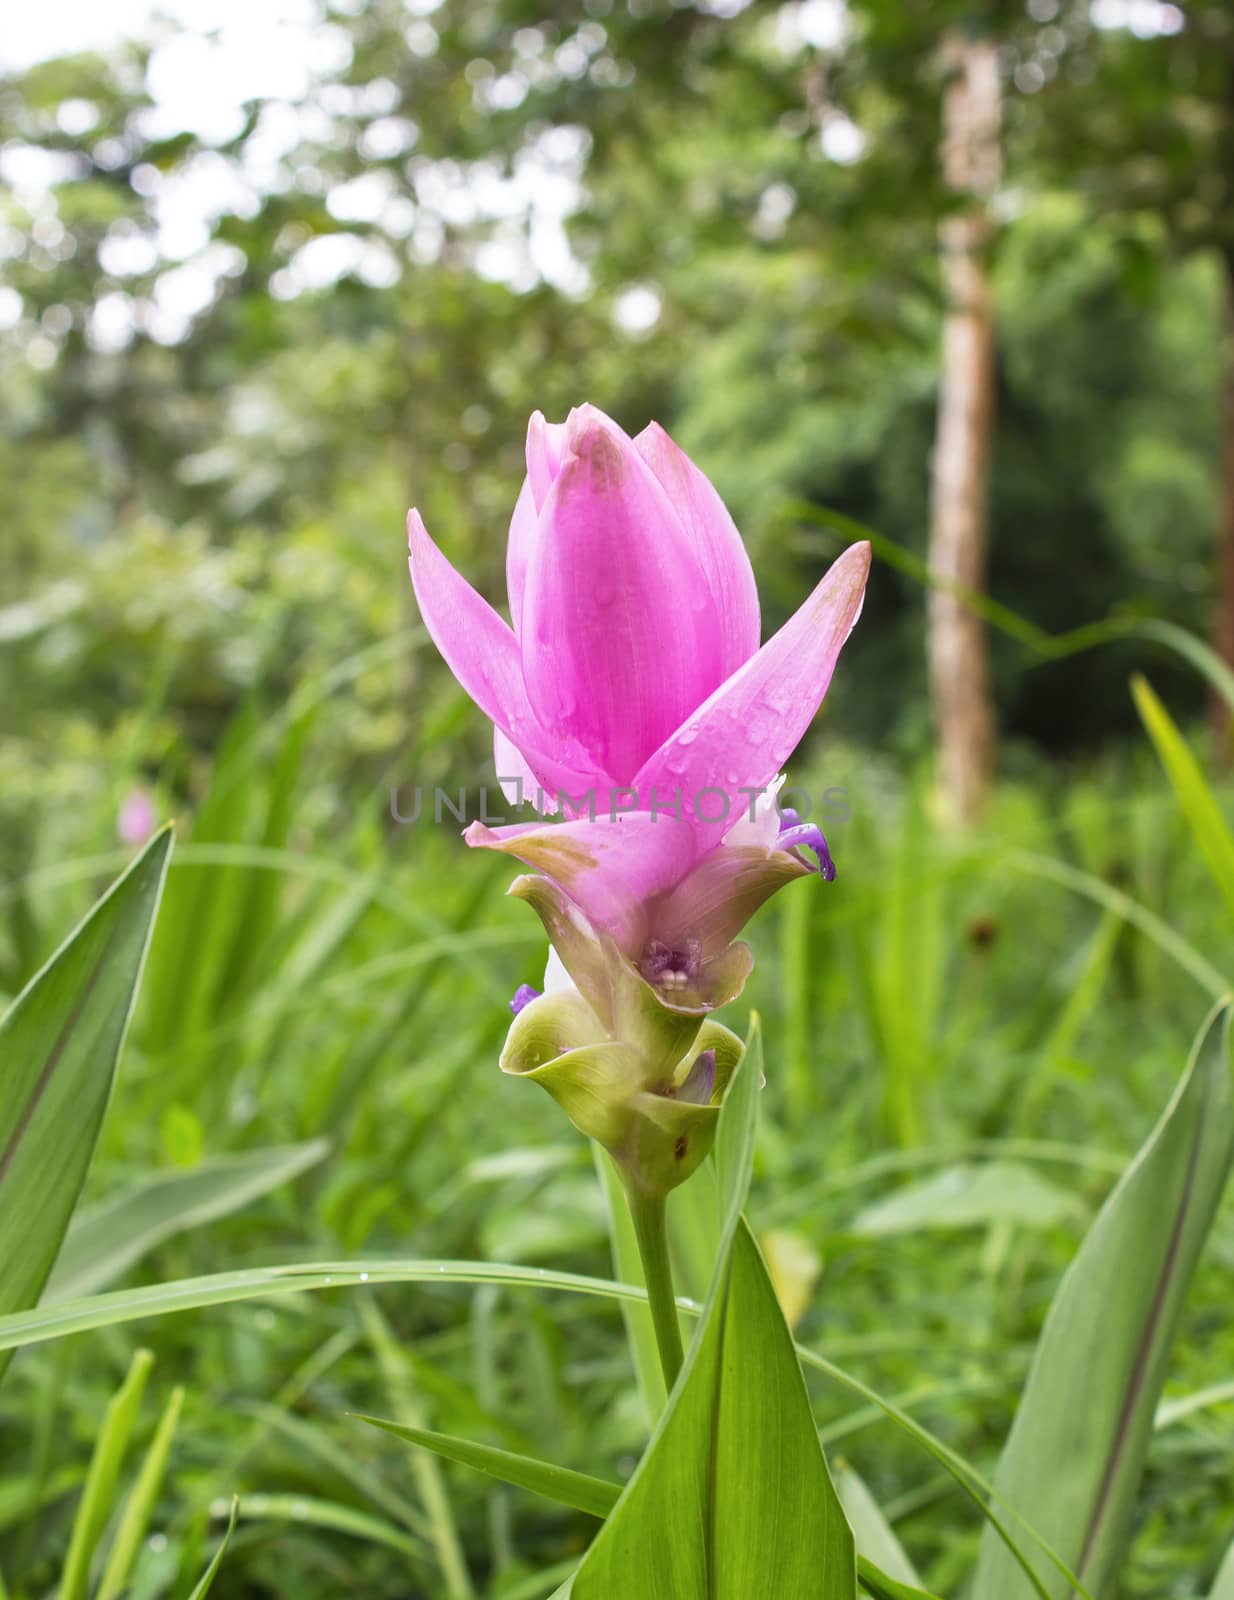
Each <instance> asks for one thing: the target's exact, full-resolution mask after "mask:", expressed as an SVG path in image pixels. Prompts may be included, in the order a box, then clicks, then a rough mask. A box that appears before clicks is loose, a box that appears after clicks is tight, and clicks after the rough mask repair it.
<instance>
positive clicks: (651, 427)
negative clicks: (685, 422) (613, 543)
mask: <svg viewBox="0 0 1234 1600" xmlns="http://www.w3.org/2000/svg"><path fill="white" fill-rule="evenodd" d="M634 443H635V447H636V448H637V450H638V452H639V454H640V455H641V456H642V458H643V460H644V461H646V463H647V465H648V466H649V467H650V468H651V470H652V471H653V472H654V473H655V475H656V477H657V478H658V479H659V482H660V486H661V488H662V489H663V490H664V492H665V493H666V494H667V495H668V497H669V499H670V500H671V501H672V502H673V505H674V507H675V508H676V511H677V515H678V516H679V517H680V518H681V522H682V526H683V527H684V528H685V530H686V533H687V534H688V535H689V537H690V540H691V542H692V543H693V545H694V548H695V551H696V552H697V554H698V557H699V560H700V561H701V562H702V567H703V572H704V575H705V576H706V579H707V584H708V587H709V588H710V590H711V595H712V599H713V600H714V601H715V606H716V610H717V612H718V613H719V616H720V619H721V620H720V628H721V633H722V637H723V653H722V657H721V662H720V670H721V672H722V673H723V675H724V677H726V678H727V677H730V676H731V675H732V674H733V673H734V672H736V670H737V668H738V667H739V666H741V664H742V662H744V661H748V660H749V659H750V657H751V656H752V655H753V654H754V652H755V651H756V650H757V649H758V642H759V614H758V586H757V584H756V583H755V581H754V569H753V567H751V565H750V558H749V556H748V555H747V554H746V547H745V545H744V544H743V543H742V540H741V535H740V534H739V533H738V532H737V527H736V524H735V523H734V521H733V519H732V517H730V516H729V514H728V510H727V508H726V507H725V504H724V502H723V500H721V499H720V496H719V495H718V494H717V493H716V491H715V489H714V488H713V487H712V484H711V481H710V479H709V478H708V477H707V476H706V475H705V474H704V473H702V472H700V471H699V469H698V468H697V467H696V466H695V465H694V463H693V461H691V460H690V458H689V456H688V455H686V453H685V451H684V450H681V449H679V448H678V447H677V445H675V444H674V443H673V441H672V439H670V438H669V436H668V434H667V433H665V431H664V429H663V428H662V427H661V426H660V424H659V423H658V422H651V423H648V425H647V426H646V427H645V428H644V429H643V431H642V433H640V434H639V435H638V437H637V438H636V439H635V441H634Z"/></svg>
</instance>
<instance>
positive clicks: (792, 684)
mask: <svg viewBox="0 0 1234 1600" xmlns="http://www.w3.org/2000/svg"><path fill="white" fill-rule="evenodd" d="M869 573H870V546H869V545H868V544H864V543H863V544H855V545H851V546H850V547H849V548H848V549H847V550H846V551H845V552H844V554H843V555H842V556H841V557H840V558H839V560H838V561H836V562H835V564H834V565H833V566H832V567H831V569H830V571H829V572H828V573H827V574H826V576H825V577H824V578H823V580H822V582H821V583H820V584H819V585H818V587H817V588H816V589H815V590H814V593H813V594H812V595H811V596H810V598H809V599H808V600H807V601H806V602H805V604H804V605H803V606H801V607H800V609H799V610H798V611H796V612H795V613H794V615H793V616H791V617H790V618H789V620H788V621H787V622H786V623H785V624H784V626H783V627H782V628H781V629H780V631H779V633H777V634H776V635H775V637H774V638H772V639H769V640H768V641H767V643H766V644H765V645H764V646H763V648H762V649H761V650H760V651H759V652H758V654H757V655H756V656H754V657H753V658H752V659H751V660H749V661H747V662H746V664H745V665H744V666H743V667H740V668H738V670H737V671H736V672H735V673H734V674H733V675H732V677H731V678H729V679H728V680H727V682H725V683H723V684H721V686H720V687H719V688H718V689H717V690H716V691H715V693H714V694H713V695H712V696H711V698H710V699H709V700H708V701H707V702H706V704H704V705H702V706H700V707H699V709H698V710H697V711H696V712H695V713H694V714H693V715H692V716H690V717H688V718H687V719H686V720H685V722H683V723H682V725H681V727H679V728H678V729H677V730H676V731H675V732H674V733H673V734H671V735H670V737H669V738H667V739H666V740H665V741H664V743H663V744H662V745H661V747H660V748H659V749H658V750H657V751H656V753H655V754H654V755H653V756H652V757H651V758H650V759H649V760H648V761H647V762H646V763H645V764H644V765H643V767H642V768H641V769H640V770H639V773H638V776H637V778H635V779H634V782H633V785H632V787H635V788H637V789H638V790H639V792H640V793H641V794H642V795H643V796H644V802H643V803H644V804H648V805H649V804H650V799H649V796H650V792H651V789H652V787H653V786H654V787H655V789H656V792H657V796H658V797H659V798H660V799H661V801H662V802H663V803H667V801H666V800H665V797H671V795H672V794H673V792H674V791H675V790H679V791H681V793H682V796H683V812H685V813H686V814H690V813H691V812H692V813H693V814H694V815H695V817H696V824H695V825H696V828H697V830H698V833H699V836H700V844H703V845H705V844H706V843H707V842H714V841H715V840H717V839H719V838H720V837H721V836H722V835H723V834H724V833H725V832H726V831H727V830H728V829H729V828H731V827H732V825H733V823H734V822H735V821H736V820H737V818H739V817H740V816H741V815H742V813H743V809H744V810H748V808H749V797H748V796H743V795H742V794H741V790H742V789H743V788H744V789H763V788H765V787H766V786H767V784H768V783H769V782H770V781H771V779H772V778H774V777H775V775H776V773H777V772H779V770H780V768H781V767H782V766H783V765H784V763H785V762H786V761H787V759H788V757H789V756H790V755H791V754H792V753H793V751H794V750H795V749H796V748H797V745H798V744H799V743H800V742H801V738H802V735H803V734H804V733H805V731H806V729H807V728H808V727H809V726H810V723H811V722H812V721H813V719H814V714H815V712H816V711H817V710H818V708H819V706H820V705H821V703H822V700H823V696H824V695H825V694H826V693H827V686H828V684H829V683H830V682H831V674H832V672H833V671H834V670H835V664H836V660H837V658H838V657H839V654H840V651H841V649H842V648H843V646H844V641H845V640H846V639H847V638H848V636H849V634H850V633H851V632H852V630H853V625H854V624H855V622H856V621H857V618H858V617H859V616H860V615H861V602H862V599H863V598H864V595H865V586H866V579H867V578H868V577H869ZM703 791H711V792H709V793H707V794H706V795H705V796H704V794H703ZM722 795H727V796H728V799H729V809H728V810H727V812H725V813H724V814H723V815H722V816H720V817H718V819H717V820H715V821H711V820H708V819H710V818H713V817H716V815H717V813H718V812H720V811H721V808H722V804H723V802H722V799H721V796H722ZM699 813H701V815H700V814H699Z"/></svg>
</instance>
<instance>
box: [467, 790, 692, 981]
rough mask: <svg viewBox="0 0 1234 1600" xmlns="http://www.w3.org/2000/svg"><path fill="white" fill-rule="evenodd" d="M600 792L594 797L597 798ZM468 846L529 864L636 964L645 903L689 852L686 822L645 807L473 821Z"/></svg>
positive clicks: (674, 875)
mask: <svg viewBox="0 0 1234 1600" xmlns="http://www.w3.org/2000/svg"><path fill="white" fill-rule="evenodd" d="M605 798H606V797H604V796H601V797H599V799H600V802H601V803H603V801H604V799H605ZM463 837H464V839H466V841H467V843H468V844H469V845H472V846H477V845H479V846H482V847H483V848H485V849H488V850H500V851H502V852H503V853H504V854H506V855H511V856H514V857H516V859H517V860H519V861H522V862H524V863H525V864H526V865H527V866H529V867H535V868H536V869H537V870H538V871H540V872H542V873H544V875H545V877H547V878H550V879H551V880H552V881H553V882H554V883H556V884H558V885H559V886H560V887H561V888H562V889H564V890H565V892H566V893H567V894H568V895H569V897H570V899H571V900H572V901H573V902H574V904H575V905H576V906H577V907H578V908H579V910H580V911H581V912H582V913H583V915H584V916H585V917H586V918H587V920H588V921H589V922H590V923H591V925H592V926H593V927H594V928H596V929H597V930H598V931H599V932H602V933H607V934H609V935H610V937H611V938H612V939H613V941H614V943H615V944H617V946H618V947H619V948H620V949H621V950H622V951H623V952H624V953H625V954H626V955H628V956H630V958H631V959H632V960H634V961H637V960H638V958H639V956H640V955H641V953H642V949H643V944H644V942H645V940H646V936H647V934H646V926H647V903H648V902H649V901H650V900H651V899H653V898H654V897H655V896H656V895H659V894H662V893H663V892H664V891H665V890H666V889H668V888H670V887H671V886H672V885H673V884H674V883H675V882H676V881H677V880H678V878H680V877H681V875H682V873H683V872H684V871H685V870H686V869H687V867H688V866H689V863H690V860H691V858H692V854H693V835H692V829H691V827H690V824H689V823H687V822H675V821H674V820H673V818H672V817H652V816H650V815H649V814H648V813H647V812H631V813H628V814H625V815H623V814H621V813H620V812H619V813H618V815H617V820H616V821H615V822H614V821H613V820H612V819H611V817H609V816H606V815H605V814H604V813H603V812H601V813H599V814H598V815H597V817H596V820H595V821H594V822H593V821H591V820H590V818H582V819H580V820H578V821H575V822H557V823H548V824H541V823H538V822H526V823H514V824H512V825H511V826H510V827H506V828H488V827H485V825H484V824H483V823H482V822H473V823H472V824H471V826H470V827H469V828H468V829H467V831H466V833H465V834H464V835H463Z"/></svg>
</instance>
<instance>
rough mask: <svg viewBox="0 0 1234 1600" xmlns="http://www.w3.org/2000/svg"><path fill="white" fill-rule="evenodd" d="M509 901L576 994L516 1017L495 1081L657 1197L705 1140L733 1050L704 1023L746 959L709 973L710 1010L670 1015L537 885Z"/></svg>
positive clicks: (690, 1166) (738, 954) (537, 1003)
mask: <svg viewBox="0 0 1234 1600" xmlns="http://www.w3.org/2000/svg"><path fill="white" fill-rule="evenodd" d="M511 893H513V894H515V895H516V896H517V897H518V898H520V899H524V900H527V901H529V902H530V903H531V905H532V906H533V907H534V908H535V910H536V911H537V912H538V913H539V915H540V917H541V920H542V921H543V922H544V924H545V927H546V929H547V930H548V932H549V935H550V938H552V941H553V945H554V948H555V949H556V950H557V952H558V954H559V955H560V957H561V959H562V962H563V964H564V965H565V967H566V970H567V972H568V973H569V975H570V977H571V978H572V980H573V981H574V984H575V985H576V987H573V988H568V989H561V990H557V991H555V992H553V993H549V994H544V995H541V996H540V997H539V998H538V999H536V1000H533V1001H532V1002H531V1003H530V1004H529V1005H527V1006H525V1007H524V1008H523V1010H522V1011H521V1012H520V1013H519V1014H518V1016H516V1017H515V1019H514V1022H513V1024H512V1025H511V1028H510V1032H509V1035H508V1036H507V1039H506V1044H505V1049H504V1050H503V1051H502V1054H501V1068H502V1071H503V1072H509V1073H513V1074H515V1075H517V1076H520V1077H527V1078H532V1079H534V1080H535V1082H537V1083H539V1084H541V1085H542V1086H543V1087H544V1088H545V1089H547V1090H548V1092H549V1093H550V1094H551V1095H552V1096H553V1098H554V1100H556V1101H557V1103H558V1105H560V1106H561V1108H562V1109H563V1110H564V1111H565V1113H566V1115H567V1116H568V1117H569V1118H570V1120H571V1122H573V1123H574V1126H575V1127H576V1128H578V1130H579V1131H580V1132H581V1133H583V1134H586V1135H587V1137H588V1138H591V1139H595V1140H597V1141H598V1142H599V1143H600V1144H602V1145H603V1146H604V1148H605V1149H606V1150H608V1151H609V1153H610V1154H611V1155H612V1157H613V1159H614V1160H615V1161H616V1162H617V1164H618V1166H619V1168H620V1169H621V1173H622V1176H623V1178H624V1180H625V1182H626V1184H627V1186H628V1187H630V1188H631V1189H633V1190H635V1191H637V1192H638V1193H640V1194H643V1195H647V1196H658V1195H659V1196H662V1195H665V1194H667V1193H668V1192H669V1190H670V1189H674V1188H676V1186H677V1185H678V1184H679V1183H682V1182H684V1180H685V1179H686V1178H688V1177H689V1176H690V1174H691V1173H692V1172H693V1171H694V1170H695V1169H696V1168H697V1167H698V1164H699V1163H700V1162H701V1161H702V1160H703V1158H704V1157H705V1156H706V1155H707V1152H708V1151H709V1150H710V1149H711V1145H712V1141H713V1139H714V1138H715V1125H716V1120H717V1118H718V1116H719V1107H720V1104H721V1102H722V1100H723V1098H724V1091H725V1089H726V1087H727V1086H728V1081H729V1078H730V1077H731V1076H732V1073H733V1069H734V1068H735V1066H736V1064H737V1062H738V1061H739V1060H740V1058H741V1041H740V1040H739V1039H738V1038H737V1036H736V1035H735V1034H733V1033H730V1032H729V1030H728V1029H727V1028H725V1027H723V1026H721V1024H720V1023H718V1022H716V1021H714V1020H712V1019H711V1018H709V1017H708V1016H707V1015H706V1012H707V1010H709V1009H710V1008H711V1006H712V1005H718V1004H723V1002H724V999H726V998H728V993H727V991H728V990H729V989H730V988H731V987H733V986H734V985H735V986H736V987H738V988H739V987H740V985H741V983H742V982H743V981H744V978H745V972H746V970H748V960H749V955H748V951H747V950H746V948H745V947H744V946H741V945H734V946H733V947H732V948H731V950H730V951H729V952H728V959H727V960H726V961H724V962H721V963H717V964H716V966H717V968H720V969H721V970H720V971H719V972H714V973H713V975H714V976H716V977H717V978H718V982H717V983H716V984H715V986H714V987H713V988H712V989H711V991H710V993H709V995H708V1002H709V1004H708V1003H697V1004H695V1005H693V1006H688V1007H687V1006H685V1005H669V1004H666V1003H665V1002H664V1001H663V1000H662V999H661V998H660V996H659V995H658V993H657V992H656V990H655V989H653V988H652V986H651V985H650V984H649V983H647V982H646V980H645V979H644V978H642V977H641V976H640V974H639V973H638V972H636V971H635V970H634V968H633V967H632V966H631V965H630V963H629V962H628V961H627V960H626V959H625V957H624V956H622V955H621V953H620V952H619V951H618V950H617V948H616V946H615V945H614V944H613V943H612V941H611V940H608V939H606V938H605V937H603V936H602V935H599V934H597V933H595V932H594V930H592V929H591V928H590V927H589V926H588V925H587V924H586V923H585V922H584V920H583V919H582V917H580V916H579V914H578V912H577V911H576V910H575V909H574V908H573V907H572V906H571V905H570V904H569V901H568V900H567V898H566V896H565V895H564V894H562V892H561V891H560V890H559V889H557V888H556V887H555V886H554V885H553V884H552V883H550V882H549V881H548V880H547V879H545V878H531V877H524V878H519V879H518V880H517V881H516V883H515V884H514V885H513V887H512V889H511ZM688 998H690V999H692V1000H693V999H696V998H697V997H695V996H693V995H691V996H688Z"/></svg>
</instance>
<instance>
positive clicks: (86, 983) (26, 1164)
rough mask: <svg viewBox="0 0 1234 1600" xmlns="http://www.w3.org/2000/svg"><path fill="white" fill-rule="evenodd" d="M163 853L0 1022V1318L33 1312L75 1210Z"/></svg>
mask: <svg viewBox="0 0 1234 1600" xmlns="http://www.w3.org/2000/svg"><path fill="white" fill-rule="evenodd" d="M171 843H172V836H171V831H170V829H164V830H163V831H162V832H161V833H159V834H157V835H156V836H155V837H154V839H152V840H151V842H150V843H149V845H147V847H146V849H145V850H144V851H143V852H142V854H141V855H140V856H138V857H137V859H136V861H134V862H133V864H132V866H131V867H130V868H129V869H128V871H127V872H126V873H125V874H124V875H123V876H122V877H121V878H119V879H118V880H117V881H116V883H115V884H113V885H112V887H111V889H109V890H108V892H107V893H106V894H105V895H104V896H103V898H102V899H101V900H100V901H99V903H98V904H97V905H96V906H95V907H94V909H93V911H91V912H90V914H89V916H87V917H86V919H85V920H84V921H83V922H82V923H80V924H79V926H78V927H77V928H76V930H75V931H74V932H73V933H72V934H70V935H69V938H68V939H67V941H66V942H65V943H64V944H63V945H61V947H60V949H59V950H58V951H57V952H56V953H55V955H54V956H52V958H51V960H50V961H49V962H48V963H47V965H46V966H45V967H44V968H43V969H42V970H41V971H40V972H39V973H37V974H36V975H35V977H34V978H32V979H31V981H30V983H29V984H28V985H27V986H26V988H25V989H24V990H23V991H22V993H21V994H20V995H18V997H17V999H16V1000H15V1001H14V1002H13V1004H12V1006H11V1007H10V1008H9V1010H8V1012H7V1013H6V1014H5V1017H4V1019H3V1021H0V1083H2V1084H3V1086H4V1089H3V1093H2V1094H0V1313H7V1312H13V1311H17V1310H19V1309H21V1308H24V1307H26V1306H31V1305H34V1304H35V1303H36V1302H37V1300H38V1297H39V1295H40V1294H41V1292H42V1290H43V1286H44V1284H45V1283H46V1282H47V1277H48V1274H49V1273H50V1271H51V1268H52V1264H53V1262H54V1261H55V1259H56V1254H57V1252H58V1250H59V1249H60V1243H61V1240H62V1239H63V1238H64V1233H65V1229H66V1228H67V1227H68V1224H69V1218H70V1217H71V1216H72V1214H73V1208H74V1206H75V1205H76V1204H77V1197H78V1195H79V1194H80V1193H81V1186H82V1183H83V1182H84V1181H85V1176H86V1170H87V1168H88V1167H89V1165H90V1158H91V1156H92V1155H93V1153H94V1146H95V1141H96V1140H97V1138H98V1133H99V1128H100V1126H101V1125H102V1121H103V1113H104V1111H105V1110H106V1108H107V1100H108V1096H109V1095H110V1093H111V1085H112V1080H113V1078H114V1076H115V1068H116V1060H117V1058H118V1056H119V1054H120V1047H121V1045H122V1043H123V1041H124V1034H125V1030H126V1028H127V1026H128V1020H129V1017H130V1015H131V1013H132V1009H133V1002H134V1000H135V998H136V995H137V987H138V984H139V982H140V979H141V970H142V964H143V962H144V960H145V955H146V949H147V946H148V944H149V940H150V930H151V928H152V927H153V925H154V918H155V914H156V912H157V910H158V904H159V896H160V894H161V892H162V887H163V878H164V875H165V873H166V870H167V859H168V856H169V854H170V852H171ZM6 1364H7V1363H6V1362H4V1361H3V1360H0V1373H2V1372H3V1370H4V1367H5V1365H6Z"/></svg>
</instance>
